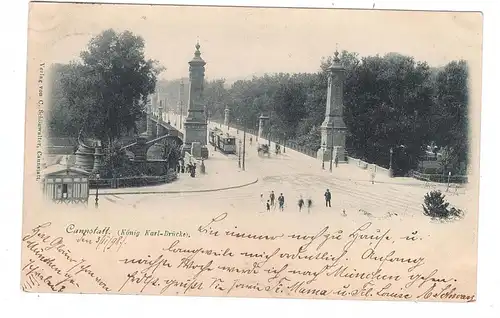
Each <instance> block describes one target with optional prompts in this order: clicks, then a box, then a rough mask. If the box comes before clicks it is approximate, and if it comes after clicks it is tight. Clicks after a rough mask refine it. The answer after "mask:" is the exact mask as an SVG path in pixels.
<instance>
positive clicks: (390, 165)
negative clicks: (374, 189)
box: [389, 147, 394, 178]
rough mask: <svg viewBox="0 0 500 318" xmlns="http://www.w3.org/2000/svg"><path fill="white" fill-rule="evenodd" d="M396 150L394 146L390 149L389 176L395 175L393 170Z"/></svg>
mask: <svg viewBox="0 0 500 318" xmlns="http://www.w3.org/2000/svg"><path fill="white" fill-rule="evenodd" d="M393 152H394V150H392V147H391V149H390V150H389V153H390V157H389V177H391V178H392V177H393V176H394V173H393V171H392V153H393Z"/></svg>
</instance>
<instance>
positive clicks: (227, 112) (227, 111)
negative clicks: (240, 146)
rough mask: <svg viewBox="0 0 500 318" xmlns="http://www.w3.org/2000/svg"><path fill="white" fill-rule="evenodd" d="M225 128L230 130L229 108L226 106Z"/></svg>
mask: <svg viewBox="0 0 500 318" xmlns="http://www.w3.org/2000/svg"><path fill="white" fill-rule="evenodd" d="M224 126H226V127H227V129H229V106H228V105H226V108H225V109H224Z"/></svg>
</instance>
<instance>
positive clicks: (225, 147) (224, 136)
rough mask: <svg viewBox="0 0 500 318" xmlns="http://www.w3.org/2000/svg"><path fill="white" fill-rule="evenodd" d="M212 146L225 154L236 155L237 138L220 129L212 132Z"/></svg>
mask: <svg viewBox="0 0 500 318" xmlns="http://www.w3.org/2000/svg"><path fill="white" fill-rule="evenodd" d="M209 137H210V144H211V145H212V146H214V147H216V148H217V149H219V150H220V151H221V152H223V153H228V154H229V153H231V154H235V153H236V138H235V137H233V136H231V135H230V134H228V133H224V132H223V131H222V130H220V129H218V128H214V129H211V130H210V135H209Z"/></svg>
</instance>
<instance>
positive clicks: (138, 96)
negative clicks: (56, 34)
mask: <svg viewBox="0 0 500 318" xmlns="http://www.w3.org/2000/svg"><path fill="white" fill-rule="evenodd" d="M80 58H81V61H76V62H72V63H70V64H67V65H61V64H57V65H54V67H53V69H52V70H51V73H52V74H51V77H52V81H53V83H54V85H53V91H52V94H51V101H50V104H51V105H50V106H51V107H50V110H51V111H50V121H49V131H50V133H51V135H53V136H71V137H76V136H77V135H78V133H79V132H80V131H81V130H82V131H84V132H85V133H86V135H87V136H91V137H94V138H97V139H100V140H101V141H102V142H103V143H104V144H107V145H111V144H112V143H113V141H114V140H116V139H117V138H119V137H120V136H121V135H122V134H124V133H127V132H129V131H134V130H136V122H137V120H138V119H139V118H140V116H142V114H143V110H144V107H145V104H146V102H147V98H148V95H149V94H151V93H152V92H154V90H155V86H156V77H157V75H158V74H159V73H160V72H161V70H162V68H161V67H159V66H158V65H157V63H156V62H155V61H153V60H146V59H145V56H144V40H143V39H142V38H141V37H139V36H136V35H134V34H132V33H131V32H129V31H124V32H122V33H116V32H115V31H114V30H106V31H104V32H102V33H101V34H99V35H98V36H96V37H94V38H92V40H91V41H90V42H89V44H88V47H87V49H86V50H85V51H83V52H82V53H81V54H80Z"/></svg>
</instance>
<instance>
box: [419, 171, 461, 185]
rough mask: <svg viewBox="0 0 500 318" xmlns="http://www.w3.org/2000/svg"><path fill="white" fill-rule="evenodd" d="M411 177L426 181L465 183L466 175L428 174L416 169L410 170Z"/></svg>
mask: <svg viewBox="0 0 500 318" xmlns="http://www.w3.org/2000/svg"><path fill="white" fill-rule="evenodd" d="M412 177H413V178H415V179H417V180H422V181H428V182H439V183H448V182H449V183H467V182H468V177H467V176H453V175H451V176H448V175H446V174H428V173H420V172H418V171H413V172H412Z"/></svg>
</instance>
